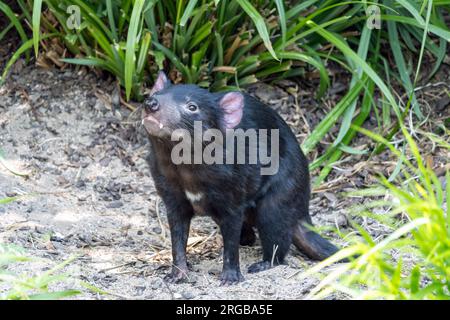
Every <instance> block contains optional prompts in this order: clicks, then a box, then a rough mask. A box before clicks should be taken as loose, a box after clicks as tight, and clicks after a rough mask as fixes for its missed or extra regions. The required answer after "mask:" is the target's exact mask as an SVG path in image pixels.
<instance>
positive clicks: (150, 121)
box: [142, 114, 164, 129]
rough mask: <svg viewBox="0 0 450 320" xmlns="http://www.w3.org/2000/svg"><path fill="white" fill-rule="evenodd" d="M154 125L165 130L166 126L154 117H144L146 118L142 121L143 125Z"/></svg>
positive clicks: (148, 115)
mask: <svg viewBox="0 0 450 320" xmlns="http://www.w3.org/2000/svg"><path fill="white" fill-rule="evenodd" d="M146 123H147V124H153V125H155V126H157V127H159V129H163V128H164V125H163V124H162V123H161V122H159V121H158V119H156V118H155V117H154V116H152V115H151V114H147V115H145V116H144V118H143V119H142V124H143V125H145V124H146Z"/></svg>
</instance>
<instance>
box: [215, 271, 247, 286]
mask: <svg viewBox="0 0 450 320" xmlns="http://www.w3.org/2000/svg"><path fill="white" fill-rule="evenodd" d="M241 281H244V277H243V276H242V274H241V271H239V270H225V271H223V272H222V275H221V276H220V285H221V286H229V285H233V284H238V283H239V282H241Z"/></svg>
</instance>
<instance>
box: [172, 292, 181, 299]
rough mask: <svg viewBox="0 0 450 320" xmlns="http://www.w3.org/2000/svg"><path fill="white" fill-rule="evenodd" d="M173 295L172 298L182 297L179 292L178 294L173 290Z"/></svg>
mask: <svg viewBox="0 0 450 320" xmlns="http://www.w3.org/2000/svg"><path fill="white" fill-rule="evenodd" d="M173 297H174V299H181V298H183V296H182V295H181V294H179V293H178V292H175V293H174V294H173Z"/></svg>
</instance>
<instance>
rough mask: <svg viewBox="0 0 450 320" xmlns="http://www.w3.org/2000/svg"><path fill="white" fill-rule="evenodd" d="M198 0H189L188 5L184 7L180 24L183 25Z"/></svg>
mask: <svg viewBox="0 0 450 320" xmlns="http://www.w3.org/2000/svg"><path fill="white" fill-rule="evenodd" d="M197 1H198V0H190V1H189V3H188V5H187V6H186V9H185V10H184V13H183V16H182V17H181V20H180V26H182V27H184V26H185V25H186V23H187V21H188V19H189V18H190V17H191V15H192V11H193V10H194V8H195V6H196V4H197Z"/></svg>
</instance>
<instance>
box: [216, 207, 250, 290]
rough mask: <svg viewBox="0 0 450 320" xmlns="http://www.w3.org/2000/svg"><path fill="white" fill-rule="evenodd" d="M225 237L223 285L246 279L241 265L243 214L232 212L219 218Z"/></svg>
mask: <svg viewBox="0 0 450 320" xmlns="http://www.w3.org/2000/svg"><path fill="white" fill-rule="evenodd" d="M217 222H218V224H219V227H220V231H221V233H222V237H223V270H222V276H221V278H220V281H221V282H220V284H221V285H230V284H236V283H238V282H240V281H243V280H244V277H243V276H242V274H241V269H240V266H239V241H240V236H241V229H242V224H243V215H242V214H230V215H228V214H227V215H226V216H223V217H221V218H220V219H217Z"/></svg>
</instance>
